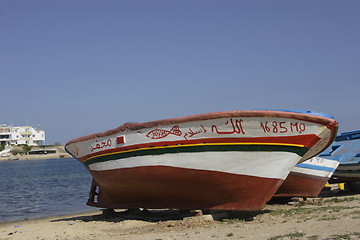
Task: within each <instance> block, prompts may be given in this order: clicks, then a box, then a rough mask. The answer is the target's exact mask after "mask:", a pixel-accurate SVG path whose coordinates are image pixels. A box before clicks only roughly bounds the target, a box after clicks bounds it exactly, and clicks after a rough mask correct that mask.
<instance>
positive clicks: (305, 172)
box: [275, 157, 339, 197]
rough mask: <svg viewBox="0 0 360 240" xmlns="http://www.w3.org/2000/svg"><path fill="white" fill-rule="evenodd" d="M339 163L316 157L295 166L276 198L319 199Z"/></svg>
mask: <svg viewBox="0 0 360 240" xmlns="http://www.w3.org/2000/svg"><path fill="white" fill-rule="evenodd" d="M338 165H339V162H338V161H336V160H328V159H324V158H319V157H314V158H311V159H309V160H307V161H305V162H303V163H300V164H297V165H295V167H294V168H293V169H292V170H291V171H290V173H289V175H288V177H287V178H286V179H285V181H284V183H283V184H282V185H281V186H280V188H279V190H278V191H277V192H276V193H275V197H317V196H318V195H319V194H320V192H321V190H322V189H323V188H324V186H325V184H326V183H327V182H328V180H329V179H330V177H331V176H332V175H333V173H334V171H335V170H336V168H337V166H338Z"/></svg>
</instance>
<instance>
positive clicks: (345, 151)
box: [320, 130, 360, 183]
mask: <svg viewBox="0 0 360 240" xmlns="http://www.w3.org/2000/svg"><path fill="white" fill-rule="evenodd" d="M320 157H322V158H327V159H334V160H337V161H339V162H340V164H339V166H338V167H337V169H336V171H335V172H334V174H333V176H332V178H331V181H332V182H338V183H339V182H360V130H356V131H351V132H344V133H341V134H340V135H338V136H337V137H336V138H335V141H334V142H333V144H332V145H331V146H330V147H329V148H328V149H327V150H325V151H324V152H323V153H321V154H320Z"/></svg>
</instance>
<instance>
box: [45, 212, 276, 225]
mask: <svg viewBox="0 0 360 240" xmlns="http://www.w3.org/2000/svg"><path fill="white" fill-rule="evenodd" d="M268 212H270V211H269V210H261V211H221V210H211V211H209V210H203V211H201V210H171V209H162V210H148V209H143V210H140V209H129V210H125V211H115V210H113V209H104V210H103V212H102V214H97V215H89V216H78V217H70V218H61V219H57V220H52V221H51V222H61V221H76V220H79V221H84V222H90V221H100V222H122V221H125V220H140V221H146V222H161V221H170V220H183V219H185V218H188V217H195V216H203V217H204V218H206V219H208V220H215V221H222V220H224V219H237V220H242V221H252V220H253V219H254V217H255V216H257V215H260V214H264V213H268Z"/></svg>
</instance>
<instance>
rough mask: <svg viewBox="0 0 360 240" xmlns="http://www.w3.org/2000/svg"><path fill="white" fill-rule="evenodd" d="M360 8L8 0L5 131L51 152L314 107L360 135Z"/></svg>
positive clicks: (0, 17)
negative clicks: (120, 130)
mask: <svg viewBox="0 0 360 240" xmlns="http://www.w3.org/2000/svg"><path fill="white" fill-rule="evenodd" d="M359 11H360V2H359V1H351V0H349V1H340V0H338V1H333V0H322V1H318V0H311V1H310V0H301V1H300V0H299V1H296V0H291V1H289V0H284V1H280V0H279V1H277V0H276V1H269V0H263V1H261V0H252V1H250V0H238V1H233V0H226V1H220V0H218V1H213V0H181V1H180V0H179V1H178V0H142V1H141V0H129V1H122V0H117V1H115V0H106V1H102V0H97V1H95V0H1V1H0V80H1V100H2V104H1V115H0V116H1V118H0V123H7V124H13V125H25V124H26V123H28V124H29V125H32V126H37V125H41V127H42V128H43V129H44V130H45V131H46V133H47V139H46V143H47V144H54V143H55V142H61V143H62V144H64V143H66V142H67V141H68V140H71V139H73V138H75V137H80V136H83V135H87V134H92V133H95V132H102V131H105V130H109V129H113V128H115V127H117V126H119V125H121V124H123V123H125V122H146V121H152V120H158V119H164V118H171V117H180V116H186V115H192V114H198V113H206V112H214V111H227V110H248V109H259V108H270V109H283V108H290V109H303V110H312V111H319V112H324V113H328V114H331V115H333V116H334V117H335V119H337V120H338V121H339V123H340V131H349V130H355V129H360V111H359V108H360V107H359V99H358V96H359V90H360V73H359V71H360V64H359V63H360V31H359V28H360V27H359V26H360V14H359Z"/></svg>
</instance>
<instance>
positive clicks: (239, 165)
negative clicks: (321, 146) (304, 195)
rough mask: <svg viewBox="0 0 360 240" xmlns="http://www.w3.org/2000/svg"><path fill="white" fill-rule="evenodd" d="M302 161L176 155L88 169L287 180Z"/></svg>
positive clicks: (264, 155)
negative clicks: (157, 169)
mask: <svg viewBox="0 0 360 240" xmlns="http://www.w3.org/2000/svg"><path fill="white" fill-rule="evenodd" d="M300 158H301V157H300V156H298V155H297V154H295V153H290V152H201V153H177V154H163V155H151V156H139V157H131V158H126V159H119V160H111V161H106V162H98V163H93V164H90V165H89V168H90V170H93V171H106V170H114V169H121V168H134V167H144V166H169V167H178V168H189V169H197V170H209V171H218V172H224V173H232V174H240V175H249V176H256V177H264V178H277V179H285V178H286V177H287V175H288V174H289V172H290V170H291V169H292V168H293V167H294V165H295V164H296V163H297V162H298V161H299V159H300Z"/></svg>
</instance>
